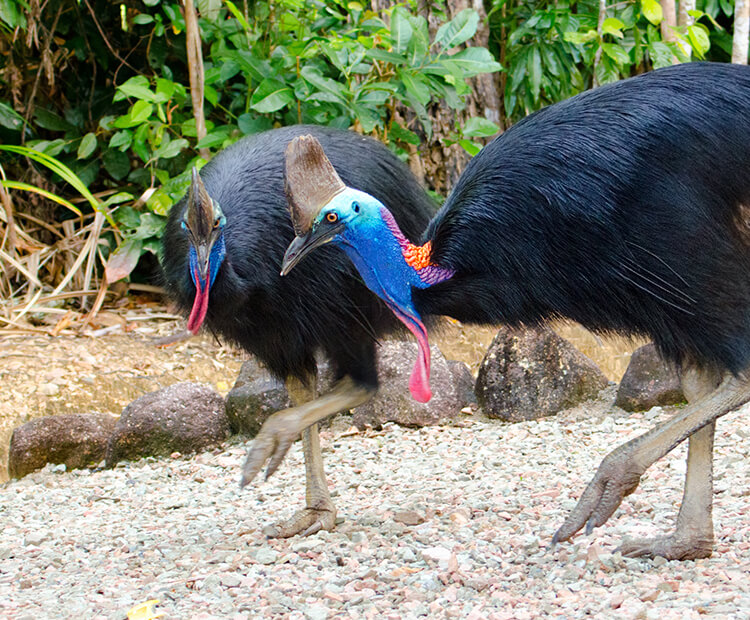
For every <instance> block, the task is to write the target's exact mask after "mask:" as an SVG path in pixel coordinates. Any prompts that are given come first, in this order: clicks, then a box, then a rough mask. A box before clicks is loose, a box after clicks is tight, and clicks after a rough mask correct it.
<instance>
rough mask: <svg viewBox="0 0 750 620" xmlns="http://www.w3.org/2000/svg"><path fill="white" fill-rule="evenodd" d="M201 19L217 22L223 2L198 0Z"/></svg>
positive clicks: (218, 0) (219, 0)
mask: <svg viewBox="0 0 750 620" xmlns="http://www.w3.org/2000/svg"><path fill="white" fill-rule="evenodd" d="M196 4H197V5H198V11H199V12H200V14H201V17H205V18H206V19H207V20H209V21H212V22H213V21H216V18H217V17H218V16H219V11H220V10H221V0H196Z"/></svg>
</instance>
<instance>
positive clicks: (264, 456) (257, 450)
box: [240, 377, 375, 487]
mask: <svg viewBox="0 0 750 620" xmlns="http://www.w3.org/2000/svg"><path fill="white" fill-rule="evenodd" d="M374 393H375V389H374V388H368V387H366V386H363V385H360V384H357V383H355V382H354V381H353V380H352V379H351V378H349V377H344V378H343V379H341V381H339V382H338V383H337V384H336V386H335V387H334V388H333V389H332V390H331V391H330V392H328V393H327V394H325V395H323V396H321V397H320V398H318V399H315V400H312V401H310V402H307V403H305V404H303V405H300V406H298V407H293V408H291V409H284V410H282V411H277V412H276V413H274V414H273V415H272V416H271V417H270V418H268V419H267V420H266V421H265V422H264V423H263V426H262V427H261V429H260V432H259V433H258V435H257V436H256V437H255V440H254V441H253V445H252V447H251V448H250V451H249V452H248V455H247V460H246V461H245V465H244V467H243V469H242V480H241V481H240V486H242V487H244V486H245V485H247V484H248V483H249V482H250V481H251V480H252V479H253V478H255V476H256V475H257V474H258V472H259V471H260V470H261V468H262V467H263V465H264V464H265V462H266V461H267V460H269V459H270V461H269V463H268V468H267V469H266V479H268V477H269V476H270V475H271V474H273V472H275V471H276V468H277V467H278V466H279V465H280V464H281V461H282V460H283V459H284V455H285V454H286V452H287V450H289V447H290V446H291V445H292V442H293V441H294V440H295V439H297V437H299V434H300V433H301V432H302V431H303V430H305V429H306V428H307V427H309V426H311V425H313V424H315V423H316V422H319V421H320V420H323V419H325V418H327V417H328V416H330V415H333V414H334V413H338V412H339V411H343V410H344V409H351V408H352V407H356V406H358V405H361V404H362V403H365V402H367V401H368V400H370V398H372V396H373V394H374ZM311 445H312V444H311ZM321 468H322V464H321Z"/></svg>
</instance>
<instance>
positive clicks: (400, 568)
mask: <svg viewBox="0 0 750 620" xmlns="http://www.w3.org/2000/svg"><path fill="white" fill-rule="evenodd" d="M610 396H611V395H610ZM607 402H612V401H611V399H609V400H607V399H603V400H602V401H600V402H597V403H595V404H594V405H589V406H587V407H583V408H579V409H577V410H571V411H569V412H566V413H564V414H562V415H560V416H557V417H555V418H549V419H545V420H541V421H534V422H525V423H519V424H513V425H508V424H501V423H498V422H492V421H487V420H482V419H480V418H479V417H478V416H476V415H475V416H468V415H467V416H465V419H464V420H462V422H461V424H459V425H456V426H451V427H437V428H425V429H421V430H412V429H404V428H399V427H395V426H387V427H386V428H385V429H384V430H383V431H382V432H366V433H354V432H350V433H347V432H345V431H344V429H345V428H346V424H347V422H346V419H340V420H339V421H338V422H337V423H336V424H335V425H334V427H332V429H330V430H329V431H326V432H325V433H324V434H323V445H324V457H325V461H326V466H327V472H328V474H329V483H330V486H331V488H332V489H334V495H335V501H336V502H337V504H338V507H339V515H340V516H341V517H342V522H341V523H340V524H339V525H338V527H337V528H336V530H335V531H334V532H323V533H320V534H317V535H314V536H311V537H308V538H293V539H289V540H270V541H269V540H265V539H264V538H263V536H262V535H261V533H260V529H261V528H262V526H263V525H264V524H266V523H268V522H270V521H273V520H277V519H281V518H283V517H286V516H288V515H289V514H290V513H291V511H292V510H293V509H295V508H297V507H299V506H301V504H302V502H303V497H304V487H303V475H302V471H303V470H302V453H301V446H300V445H299V444H296V445H295V446H294V447H293V448H292V450H291V451H290V454H289V456H288V457H287V459H286V461H285V463H284V464H283V465H282V467H281V468H280V471H279V472H278V473H277V474H276V475H275V476H274V477H273V478H272V479H271V480H270V481H268V482H265V483H262V484H261V483H254V484H253V485H252V486H251V487H250V488H248V489H246V490H245V491H243V492H240V491H239V489H238V484H237V482H238V478H239V471H240V466H241V464H242V462H243V460H244V454H245V451H246V449H247V447H248V445H249V443H248V442H246V443H241V442H239V441H236V442H234V443H230V444H228V445H227V447H226V448H225V449H224V450H223V451H217V452H214V453H205V454H200V455H195V456H191V457H186V456H180V455H173V458H171V459H166V460H155V459H145V460H143V461H139V462H136V463H123V464H120V465H119V466H118V467H116V468H115V469H113V470H103V471H88V470H83V471H74V472H67V473H66V472H61V471H59V469H60V467H59V466H58V467H57V468H55V467H52V466H48V468H47V469H45V470H43V471H41V472H39V473H37V474H33V475H31V476H28V477H27V478H24V479H23V480H20V481H11V482H9V483H6V484H5V485H3V486H2V487H0V522H1V523H2V529H1V530H0V617H8V618H13V619H18V620H25V619H28V620H32V619H33V620H37V619H40V618H85V619H86V620H93V619H98V618H112V619H118V620H120V619H123V618H125V616H126V614H127V611H128V610H129V609H130V608H131V607H133V606H134V605H136V604H139V603H142V602H144V601H146V600H148V599H159V600H160V601H161V603H160V605H159V607H158V610H159V611H161V612H164V613H165V617H166V618H196V619H200V618H203V619H206V618H247V617H249V618H270V617H278V618H293V619H303V618H310V619H313V620H319V619H324V618H389V619H390V618H392V619H401V618H407V619H408V618H416V617H420V616H421V617H425V616H426V617H430V618H468V619H472V620H478V619H481V618H488V619H500V618H518V619H524V618H539V617H565V618H580V617H584V616H594V617H623V618H647V619H650V618H654V619H659V620H664V619H669V618H697V617H699V616H704V617H705V616H713V617H721V618H750V578H749V577H748V570H749V568H750V530H749V529H748V518H747V515H746V514H745V513H746V512H747V509H748V503H749V500H748V493H749V492H750V485H748V476H749V475H750V474H748V471H747V468H746V467H744V466H743V464H744V459H745V457H746V455H747V447H746V442H745V441H744V440H745V439H746V438H747V436H748V435H750V433H749V432H748V431H746V430H745V421H746V420H747V417H743V412H738V413H734V414H731V415H729V416H726V417H725V418H724V419H723V420H722V421H721V422H720V423H719V427H718V431H717V438H716V453H715V454H716V457H715V461H716V494H715V501H714V521H715V525H716V531H717V539H716V546H715V553H714V557H712V558H710V559H707V560H699V561H695V562H682V563H680V562H667V561H665V560H663V559H662V558H657V559H656V560H654V561H651V560H630V559H623V558H622V557H621V556H620V555H619V554H617V553H613V551H614V550H615V548H616V547H617V544H618V541H619V540H620V539H621V537H622V536H623V535H626V534H630V535H636V536H647V535H653V534H658V533H664V532H667V531H668V530H669V529H670V527H671V524H672V522H673V519H674V517H675V514H676V510H677V507H678V504H679V500H680V497H681V489H682V480H683V475H684V465H683V459H684V456H685V447H684V446H681V447H679V448H678V449H676V450H675V451H674V452H673V453H672V454H670V455H668V456H667V457H666V458H665V459H663V460H662V461H661V462H659V463H657V465H655V466H654V467H653V468H652V469H650V470H649V471H648V472H647V474H646V476H644V479H643V481H642V484H641V486H640V488H639V490H638V491H637V492H636V493H635V494H633V495H631V496H630V497H628V498H626V500H625V502H624V503H623V506H622V507H621V508H620V510H619V511H618V512H617V513H616V514H615V516H614V517H613V518H612V519H611V520H610V522H609V523H608V524H606V525H605V526H604V527H602V528H599V529H598V530H596V531H595V532H594V533H593V534H592V535H591V536H588V537H586V536H578V537H577V538H576V539H575V540H574V543H573V544H570V543H565V544H561V545H559V546H558V547H557V548H555V549H549V548H548V547H547V544H548V542H549V540H550V538H551V537H552V534H553V533H554V531H555V529H556V527H557V526H559V525H560V523H561V522H562V520H563V519H564V516H565V515H566V513H567V511H568V510H569V509H570V508H572V507H573V505H574V504H575V500H576V498H577V497H578V495H579V493H580V492H581V491H582V489H583V487H584V486H585V484H586V482H588V480H589V478H590V477H591V475H593V473H594V470H595V468H596V466H597V465H598V463H599V461H600V459H601V458H602V457H603V456H604V455H605V454H606V453H607V452H608V451H609V450H610V449H612V448H614V447H615V446H616V445H618V444H620V443H622V442H623V441H625V440H626V439H628V438H630V437H633V436H635V435H636V434H640V433H642V432H643V431H645V430H646V429H648V428H649V427H650V426H651V425H652V424H653V423H654V422H656V421H658V420H661V419H664V418H665V417H666V416H668V415H669V414H670V413H671V412H669V411H666V410H664V411H662V410H661V409H658V408H657V409H654V410H652V411H650V412H647V413H645V414H636V415H625V414H624V413H623V412H621V411H619V410H616V409H613V408H611V407H609V406H608V405H607V404H606V403H607ZM744 413H745V414H747V411H745V412H744Z"/></svg>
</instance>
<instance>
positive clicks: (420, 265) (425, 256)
mask: <svg viewBox="0 0 750 620" xmlns="http://www.w3.org/2000/svg"><path fill="white" fill-rule="evenodd" d="M402 253H403V255H404V260H406V263H407V264H408V265H409V266H410V267H412V268H413V269H416V270H419V269H424V268H425V267H429V266H431V265H432V261H431V260H430V255H431V254H432V241H428V242H427V243H425V244H424V245H414V244H413V243H409V244H407V246H406V247H405V248H403V250H402Z"/></svg>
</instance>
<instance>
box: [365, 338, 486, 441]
mask: <svg viewBox="0 0 750 620" xmlns="http://www.w3.org/2000/svg"><path fill="white" fill-rule="evenodd" d="M431 351H432V372H431V377H430V386H431V388H432V399H431V400H430V401H429V402H427V403H420V402H417V401H416V400H414V399H413V398H412V396H411V394H410V393H409V377H410V376H411V371H412V368H413V367H414V361H415V360H416V358H417V355H418V351H417V345H416V344H414V343H411V342H399V341H388V342H384V343H382V345H381V346H380V348H379V349H378V376H379V378H380V389H379V390H378V393H377V395H376V397H375V398H373V399H372V400H371V401H369V402H367V403H365V404H364V405H361V406H359V407H357V408H355V409H354V410H353V414H354V417H353V419H352V422H353V423H354V424H355V425H356V426H357V427H359V428H365V427H366V426H372V427H375V428H377V427H380V426H382V425H383V424H384V423H385V422H396V423H397V424H401V425H402V426H410V427H419V426H428V425H432V424H440V423H442V422H446V421H448V420H451V419H452V418H455V417H457V416H459V415H460V412H461V409H462V408H463V407H465V406H466V405H467V404H469V403H470V402H473V400H474V398H473V392H472V383H473V379H472V376H471V373H470V372H469V369H468V368H467V367H466V365H465V364H462V363H460V362H458V363H456V362H453V363H451V362H448V361H447V360H446V359H445V357H444V356H443V354H442V353H441V352H440V350H439V349H438V348H437V347H432V349H431Z"/></svg>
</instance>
